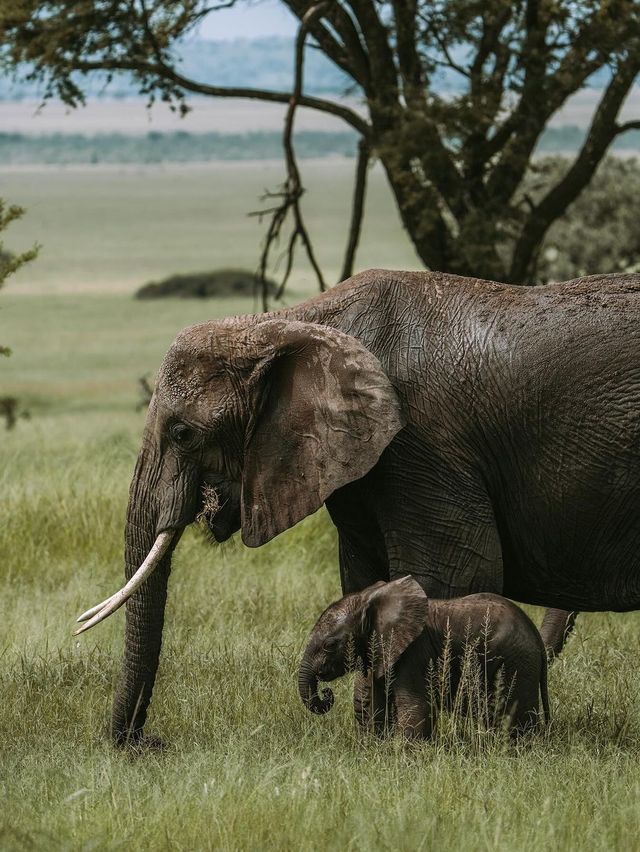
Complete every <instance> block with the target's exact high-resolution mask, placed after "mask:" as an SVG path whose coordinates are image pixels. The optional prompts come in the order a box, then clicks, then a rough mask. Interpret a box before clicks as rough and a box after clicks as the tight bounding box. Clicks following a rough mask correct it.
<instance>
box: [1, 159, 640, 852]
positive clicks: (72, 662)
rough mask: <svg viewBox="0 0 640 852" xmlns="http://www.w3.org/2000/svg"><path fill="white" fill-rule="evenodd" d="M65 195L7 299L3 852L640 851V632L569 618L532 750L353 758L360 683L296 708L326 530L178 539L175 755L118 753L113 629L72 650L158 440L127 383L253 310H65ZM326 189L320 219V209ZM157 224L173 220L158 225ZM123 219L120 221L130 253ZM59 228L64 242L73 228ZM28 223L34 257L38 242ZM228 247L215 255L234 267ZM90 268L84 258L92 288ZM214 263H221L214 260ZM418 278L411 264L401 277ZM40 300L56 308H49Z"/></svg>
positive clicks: (320, 523) (163, 251)
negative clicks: (147, 431) (14, 418)
mask: <svg viewBox="0 0 640 852" xmlns="http://www.w3.org/2000/svg"><path fill="white" fill-rule="evenodd" d="M31 179H32V181H33V183H32V186H33V192H34V199H35V198H36V192H37V187H36V183H37V176H34V175H32V177H31ZM11 180H12V181H13V183H12V184H11V188H12V191H11V195H12V196H15V199H16V200H20V201H23V202H25V201H26V202H27V203H29V199H28V198H25V193H24V192H23V191H22V190H23V189H24V188H25V186H26V185H27V184H25V183H24V182H23V183H22V184H20V176H19V175H14V176H12V178H11ZM65 180H67V181H68V184H67V185H68V187H69V189H68V192H69V195H70V198H73V199H74V202H73V204H75V206H76V207H79V208H80V213H81V214H82V215H77V216H76V222H77V229H78V232H77V233H76V234H75V235H73V236H72V235H70V234H68V233H66V232H65V230H64V229H63V228H62V227H60V231H56V230H55V228H56V227H58V224H59V223H57V222H56V221H54V220H53V219H52V220H47V221H50V222H51V226H50V228H48V229H47V230H46V231H44V232H43V233H41V234H40V235H39V237H40V239H42V241H43V242H44V241H46V245H47V248H48V247H49V246H51V249H50V251H52V252H58V253H59V254H58V257H59V264H60V265H59V266H55V264H52V265H50V266H49V265H47V266H46V268H45V270H44V271H43V270H38V266H40V265H41V264H43V265H45V264H48V263H49V261H48V259H47V258H48V256H49V255H48V252H47V253H43V256H42V258H41V259H40V260H38V261H37V262H36V263H35V264H33V268H32V270H26V271H25V272H24V273H23V275H22V280H21V281H16V282H14V283H13V284H12V285H11V286H10V287H8V289H7V291H6V292H3V293H2V294H1V295H0V343H2V344H8V345H10V346H12V347H13V349H14V355H13V356H12V358H11V359H9V360H2V361H0V393H1V394H5V393H15V394H16V395H17V396H19V397H20V398H21V399H22V400H24V403H25V404H26V405H28V407H29V408H30V409H31V411H32V419H31V420H30V421H20V422H19V423H18V426H17V427H16V429H15V430H14V431H12V432H4V431H2V432H0V493H1V494H2V501H1V502H0V808H1V810H0V814H1V815H0V849H2V850H4V849H7V850H33V849H37V850H40V849H43V850H90V849H91V850H103V849H104V850H112V849H113V850H115V849H127V850H148V849H153V850H156V849H162V850H164V849H178V850H193V849H197V850H199V849H211V850H316V849H323V850H324V849H329V850H346V849H349V850H387V849H388V850H418V849H422V850H438V852H448V851H449V850H451V852H454V850H455V852H457V851H458V850H461V849H464V850H505V852H507V850H509V852H510V850H534V849H535V850H537V851H538V852H539V850H554V852H555V850H567V852H569V850H571V852H573V851H574V850H603V852H604V850H612V849H615V850H633V849H639V848H640V841H639V840H638V837H639V828H640V774H639V771H638V766H639V759H640V664H639V660H640V615H638V614H627V615H616V614H588V615H584V616H582V617H581V618H580V619H579V621H578V627H577V630H576V635H574V636H573V637H572V639H571V641H570V642H569V645H568V648H567V650H566V653H565V654H564V655H563V657H562V658H561V659H560V660H559V661H557V662H556V663H555V664H554V666H553V668H552V670H551V677H550V691H551V698H552V712H553V715H554V722H553V725H552V727H551V729H550V730H549V731H548V732H547V733H546V734H544V735H541V736H539V737H537V738H535V739H533V741H531V742H530V743H527V744H522V745H520V746H518V747H511V746H509V745H507V744H505V743H504V742H503V741H502V740H501V739H500V738H499V737H492V736H488V737H487V736H485V737H482V736H479V735H478V736H474V737H471V738H466V739H464V738H463V739H462V741H461V742H459V743H458V744H456V745H455V746H454V747H451V748H447V747H446V741H445V740H436V741H435V742H434V743H427V744H424V745H420V746H415V747H404V746H403V745H402V744H401V743H399V742H398V741H396V740H393V739H391V740H387V741H383V742H379V741H375V740H373V739H371V738H367V737H362V736H361V735H359V733H358V732H357V731H356V730H355V727H354V723H353V720H352V718H351V714H350V683H349V682H348V679H345V682H344V683H342V684H339V685H338V687H337V689H336V706H335V708H334V710H333V712H332V713H330V714H328V715H327V716H325V717H322V718H319V717H313V716H311V715H310V714H309V713H307V712H306V711H305V710H304V708H303V707H302V705H301V704H300V701H299V698H298V696H297V692H296V686H295V673H296V669H297V665H298V660H299V656H300V652H301V648H302V646H303V643H304V641H305V638H306V634H307V631H308V630H309V629H310V627H311V625H312V624H313V622H314V620H315V618H316V616H317V614H318V613H319V611H320V610H321V609H322V608H323V606H324V605H326V604H327V603H328V602H329V601H331V600H333V599H334V598H335V597H336V596H338V594H339V581H338V571H337V564H336V541H335V536H334V533H333V531H332V528H331V525H330V523H329V522H328V519H327V517H326V516H325V514H324V512H320V513H318V514H317V515H315V516H313V517H311V518H309V519H307V521H305V522H304V523H303V524H301V525H299V526H298V527H296V528H294V529H293V530H291V531H289V532H287V533H285V534H283V535H282V536H280V537H279V538H278V539H276V540H275V541H274V542H272V543H271V544H269V545H267V546H266V547H263V548H260V549H258V550H254V551H252V550H248V549H246V548H243V547H242V545H241V544H240V543H239V542H232V543H230V544H229V545H227V546H223V547H217V548H212V547H211V546H210V545H209V544H208V543H206V542H205V540H204V537H203V536H202V535H201V533H200V531H199V530H198V529H197V528H193V529H190V530H189V531H188V532H187V534H186V535H185V536H184V537H183V539H182V541H181V543H180V545H179V548H178V550H177V552H176V557H175V560H174V569H173V575H172V580H171V584H170V599H169V605H168V614H167V628H166V630H165V644H164V649H163V657H162V662H161V668H160V673H159V679H158V683H157V686H156V691H155V695H154V700H153V703H152V711H151V714H150V719H149V722H148V731H149V732H150V733H153V732H155V733H158V734H161V735H162V736H163V737H164V738H165V740H166V742H167V744H168V745H167V749H166V751H165V752H163V753H161V754H147V755H145V756H143V757H139V758H134V757H132V756H130V755H127V754H123V753H120V752H116V751H114V750H113V749H112V748H111V746H110V744H109V741H108V739H107V736H106V731H107V725H108V717H109V705H110V701H111V696H112V693H113V687H114V681H115V678H116V676H117V672H118V667H119V661H120V655H121V652H122V634H123V614H122V612H120V613H118V614H116V615H115V616H114V617H113V618H111V619H110V620H109V621H107V622H106V623H105V624H103V625H101V626H99V627H98V628H96V629H95V630H93V631H91V632H90V633H89V634H87V635H86V636H82V637H79V638H77V639H74V638H72V636H71V631H72V629H73V625H74V617H75V616H76V615H77V614H78V613H79V612H80V611H82V610H83V609H85V608H86V607H88V606H90V605H92V604H93V603H95V602H96V601H98V600H101V599H102V598H104V597H106V596H107V594H109V593H111V592H112V591H114V590H115V589H116V587H117V586H118V585H119V581H120V578H121V575H122V534H123V522H124V512H125V506H126V499H127V489H128V484H129V479H130V476H131V472H132V469H133V465H134V461H135V456H136V451H137V445H138V441H139V436H140V432H141V428H142V423H143V419H144V414H143V413H142V412H136V410H135V405H136V401H137V394H138V392H137V387H136V380H137V378H138V377H139V376H140V375H142V374H143V373H145V372H149V371H153V370H154V369H155V368H156V367H157V365H158V363H159V361H160V359H161V357H162V354H163V353H164V351H165V350H166V348H167V345H168V344H169V342H170V341H171V339H172V338H173V336H174V335H175V333H176V331H177V330H178V329H179V328H180V327H182V326H184V325H187V324H189V323H192V322H195V321H199V320H202V319H205V318H208V317H212V316H215V315H221V314H223V313H225V312H238V311H245V310H248V309H250V308H251V304H250V303H248V302H245V303H241V302H237V303H214V302H208V303H206V304H202V303H189V302H164V303H162V302H160V303H136V302H134V301H133V300H132V299H130V298H129V297H128V296H126V295H124V294H122V293H120V294H115V295H114V294H107V293H105V292H99V290H100V289H101V288H99V287H98V286H97V285H96V282H95V281H94V280H87V281H86V282H85V287H84V290H85V292H82V293H73V292H70V291H71V289H72V288H71V285H67V287H66V292H65V287H64V286H62V284H61V282H63V281H64V280H65V278H66V277H67V275H68V276H69V280H71V279H73V280H74V281H77V283H78V287H79V286H80V284H81V283H82V280H81V275H82V274H83V273H82V270H83V269H84V274H85V275H86V274H87V270H88V269H90V267H89V266H87V265H86V264H87V262H88V259H90V258H91V252H93V251H97V245H98V244H97V243H91V244H87V245H85V244H84V241H85V239H87V237H86V235H87V234H88V232H89V231H91V230H92V229H94V230H96V231H97V225H96V223H95V222H94V221H91V222H89V221H83V217H84V218H86V219H87V220H88V219H89V218H90V216H91V215H95V208H92V207H91V204H93V203H94V200H92V198H91V197H87V198H85V200H84V201H83V202H82V203H86V206H85V207H82V204H81V200H82V199H83V198H84V196H83V192H85V191H86V190H87V188H89V189H90V187H89V184H84V185H83V186H84V190H82V191H81V190H80V189H78V188H77V187H78V185H77V184H74V179H73V176H71V177H69V176H67V177H66V178H65V179H64V180H63V179H62V178H61V177H59V176H57V177H55V180H54V179H53V178H51V180H50V181H49V183H48V187H49V188H51V187H54V189H53V190H52V193H53V197H54V198H55V199H57V200H60V199H62V198H63V195H64V192H63V189H64V185H65ZM107 183H108V182H107V181H106V179H105V190H104V191H105V194H107V195H108V194H109V193H110V192H111V191H112V188H111V187H109V186H108V185H107ZM159 183H160V184H161V185H162V181H159ZM177 186H180V187H182V188H184V186H185V185H184V183H180V182H179V181H178V182H177V183H175V184H174V187H177ZM56 187H57V188H56ZM14 190H15V191H14ZM164 191H165V190H163V192H164ZM2 192H3V194H8V193H7V190H6V188H5V186H3V189H2ZM324 192H325V196H324V197H325V198H328V199H330V198H331V192H330V187H325V189H324ZM56 193H57V194H56ZM166 193H167V195H166V198H170V197H171V196H170V192H169V190H168V188H167V189H166ZM27 194H28V193H27ZM90 195H91V193H89V196H90ZM204 196H205V189H204V187H203V188H202V196H201V197H202V198H204ZM38 197H39V198H40V199H41V200H40V204H41V207H42V209H43V210H44V209H47V210H54V209H55V205H54V204H53V202H52V200H51V196H47V194H46V193H41V195H40V196H38ZM114 197H115V192H114ZM176 197H177V199H178V200H177V203H178V204H184V209H185V210H186V209H187V207H188V205H187V202H186V201H182V200H181V199H180V197H179V195H178V194H177V191H176ZM174 200H175V198H174ZM138 201H140V199H138ZM136 203H137V202H136ZM147 203H148V205H149V210H152V211H155V212H157V213H158V218H159V220H160V221H162V215H163V211H162V205H161V204H160V203H156V204H152V202H151V200H149V201H148V202H147ZM73 204H72V203H71V201H70V202H69V208H71V207H72V206H73ZM110 205H111V206H110V207H109V208H108V209H109V211H110V215H112V214H113V215H115V212H117V205H116V202H115V200H113V201H111V202H110ZM31 206H32V207H37V204H33V205H31ZM134 206H135V205H134ZM194 209H197V205H195V207H194ZM92 210H93V211H94V213H92V212H91V211H92ZM130 213H131V208H124V209H123V208H120V215H121V217H122V222H121V225H120V227H121V228H122V233H125V234H126V231H127V223H128V224H129V226H130V227H131V220H130V219H127V216H129V215H130ZM318 215H322V216H324V217H325V219H324V220H323V221H328V220H329V219H330V213H327V212H324V213H323V212H322V211H319V213H318ZM64 216H68V217H69V218H68V219H67V220H66V221H67V222H71V221H72V219H71V217H72V213H71V212H70V210H68V211H65V209H61V212H60V217H64ZM30 218H31V217H30ZM107 218H108V217H107ZM33 221H34V219H33V218H31V224H30V225H29V228H31V229H32V230H31V231H28V232H27V231H25V232H23V233H21V234H20V238H21V239H25V240H27V241H29V240H30V239H33V237H34V236H35V235H36V232H37V228H35V226H34V224H33ZM188 221H191V220H188ZM154 222H155V220H154ZM154 222H152V221H149V222H148V223H147V228H148V232H149V233H153V230H154ZM331 227H335V226H334V225H332V224H331V223H329V225H327V228H328V229H329V230H328V232H329V233H331V230H330V228H331ZM174 228H175V232H176V233H177V232H178V230H182V229H178V227H177V225H175V224H174ZM131 229H132V228H131ZM16 230H17V229H16ZM107 230H108V229H107ZM132 230H133V229H132ZM57 233H59V234H60V239H61V240H64V241H65V242H64V245H65V246H66V250H63V248H62V247H59V246H56V245H55V241H54V240H53V237H52V235H53V234H57ZM163 234H164V232H163ZM80 235H84V236H80ZM230 235H231V228H230V230H229V232H228V234H226V235H225V240H222V243H223V245H222V246H221V247H220V249H219V250H220V251H230V248H229V246H227V245H225V244H224V243H225V242H226V240H229V239H230V238H231V237H230ZM400 236H402V235H400ZM165 237H166V235H164V236H163V237H161V238H159V239H158V241H157V253H158V257H155V256H154V257H152V258H150V259H149V258H147V260H146V261H144V262H145V263H148V266H147V267H145V269H151V268H152V267H156V266H160V265H161V261H162V260H164V263H165V265H168V259H170V258H171V257H173V255H172V251H173V249H174V248H175V247H174V246H167V245H166V244H165ZM180 238H181V240H182V239H183V238H184V243H181V245H182V248H181V249H180V251H179V252H178V254H179V255H180V257H179V261H178V260H176V262H175V265H173V264H172V268H171V269H167V270H166V271H167V272H168V271H173V269H175V268H180V264H182V263H183V260H184V257H185V256H188V254H189V251H190V249H189V248H187V247H186V246H187V243H188V244H189V245H190V246H197V245H198V239H196V238H195V237H193V238H192V237H191V236H189V239H188V240H187V238H186V237H184V235H183V234H182V233H181V235H180ZM113 239H114V240H115V237H113ZM394 239H395V238H394ZM191 240H192V241H191ZM190 241H191V242H190ZM329 242H330V241H329ZM74 245H77V246H78V247H79V249H78V250H79V251H81V252H82V253H83V254H82V257H83V260H82V263H81V262H80V261H78V265H77V268H76V267H74V262H75V261H74V262H71V257H72V256H73V255H74V248H73V247H74ZM135 245H136V240H135V239H134V238H133V236H131V240H130V242H125V243H124V244H123V245H122V246H121V247H120V250H119V252H118V258H116V259H114V258H113V257H112V256H111V255H110V253H109V252H104V253H103V254H102V255H100V258H102V259H103V261H104V263H105V264H106V265H107V267H108V268H109V270H110V272H109V275H108V276H105V277H104V278H103V279H101V280H102V281H103V287H102V289H103V290H104V283H105V282H107V281H110V280H113V281H114V282H115V283H116V284H117V285H118V287H119V288H120V289H122V290H126V289H130V288H131V287H132V286H133V276H129V277H127V276H126V275H125V277H124V278H123V279H119V278H118V275H119V274H120V271H121V267H119V266H118V263H122V264H124V263H125V260H126V257H127V254H128V252H129V251H133V250H134V248H135ZM209 245H211V243H209ZM371 245H372V249H375V248H376V246H375V240H373V241H372V243H371ZM389 245H390V244H389ZM200 248H201V251H202V252H203V253H204V250H205V249H204V247H202V246H201V247H200ZM389 250H390V251H391V249H389ZM141 251H142V249H141ZM180 252H184V254H180ZM65 259H66V260H65ZM201 259H202V263H201V262H200V260H201ZM116 261H117V262H116ZM65 263H67V264H68V265H67V266H65ZM142 263H143V262H142V261H140V264H141V265H142ZM83 264H84V265H83ZM110 264H112V265H110ZM203 264H204V265H205V266H209V265H217V262H216V264H213V263H208V262H207V263H206V264H205V263H204V259H203V255H201V256H199V259H198V263H197V264H196V267H197V266H201V265H203ZM404 264H405V261H404V260H403V259H402V256H401V255H400V257H399V259H397V261H396V262H395V263H393V264H392V265H398V266H402V265H404ZM98 265H99V264H98ZM125 272H126V270H125ZM123 274H124V273H123ZM154 274H155V273H154ZM111 275H112V276H113V278H112V279H111V278H110V277H109V276H111ZM148 275H149V273H148V272H145V274H144V275H142V273H141V275H140V278H142V279H144V278H145V277H148ZM38 276H41V277H40V278H38ZM74 276H76V277H75V278H74ZM56 282H57V283H56ZM298 283H299V282H298ZM49 285H50V287H51V290H57V291H58V292H57V293H52V294H50V295H42V293H43V292H44V291H45V290H46V289H47V287H48V286H49ZM300 286H301V285H300ZM533 614H534V616H535V617H536V618H539V617H540V613H539V612H534V613H533Z"/></svg>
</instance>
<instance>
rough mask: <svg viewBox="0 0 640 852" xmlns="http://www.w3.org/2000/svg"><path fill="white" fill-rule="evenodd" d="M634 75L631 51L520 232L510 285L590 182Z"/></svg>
mask: <svg viewBox="0 0 640 852" xmlns="http://www.w3.org/2000/svg"><path fill="white" fill-rule="evenodd" d="M638 73H640V58H639V57H638V49H637V48H636V49H635V50H634V49H633V47H631V48H630V58H629V59H628V60H627V62H626V63H625V64H624V65H623V66H622V67H621V68H620V69H618V73H617V74H616V75H615V76H614V77H613V79H612V80H611V82H610V83H609V85H608V86H607V88H606V90H605V92H604V94H603V96H602V98H601V100H600V103H599V104H598V108H597V110H596V112H595V115H594V117H593V121H592V123H591V127H590V128H589V133H588V134H587V138H586V139H585V141H584V143H583V145H582V148H581V149H580V151H579V153H578V156H577V157H576V159H575V160H574V162H573V164H572V166H571V168H570V169H569V171H568V172H567V173H566V174H565V176H564V177H563V178H562V180H560V181H559V182H558V183H557V184H556V186H554V187H553V188H552V189H551V190H550V191H549V192H548V193H547V194H546V195H545V196H544V198H543V199H542V200H541V201H540V202H539V203H538V204H537V205H536V206H535V207H534V209H533V210H532V211H531V213H530V215H529V218H528V220H527V222H526V224H525V226H524V228H523V229H522V232H521V234H520V237H519V239H518V241H517V243H516V246H515V249H514V252H513V258H512V262H511V269H510V272H509V279H510V280H511V281H512V282H513V283H520V282H522V281H523V280H524V278H525V276H526V273H527V270H528V268H529V265H530V263H531V260H532V258H533V257H534V255H535V253H536V252H537V251H538V249H539V247H540V245H541V243H542V240H543V239H544V235H545V234H546V233H547V231H548V229H549V228H550V226H551V225H552V224H553V222H555V220H556V219H558V218H559V217H560V216H562V214H563V213H564V212H565V210H566V209H567V207H568V206H569V205H570V204H571V203H572V202H573V201H575V199H576V198H577V197H578V195H580V193H581V192H582V190H583V189H584V188H585V186H587V184H588V183H589V181H590V180H591V178H592V176H593V174H594V172H595V170H596V169H597V168H598V166H599V164H600V162H601V161H602V158H603V157H604V155H605V154H606V152H607V149H608V147H609V145H610V144H611V142H612V140H613V139H614V138H615V137H616V135H617V134H618V130H619V125H618V124H616V118H617V115H618V112H619V111H620V108H621V107H622V104H623V102H624V100H625V98H626V96H627V94H628V93H629V90H630V88H631V86H632V85H633V82H634V80H635V78H636V77H637V76H638ZM630 123H631V124H637V123H638V122H630Z"/></svg>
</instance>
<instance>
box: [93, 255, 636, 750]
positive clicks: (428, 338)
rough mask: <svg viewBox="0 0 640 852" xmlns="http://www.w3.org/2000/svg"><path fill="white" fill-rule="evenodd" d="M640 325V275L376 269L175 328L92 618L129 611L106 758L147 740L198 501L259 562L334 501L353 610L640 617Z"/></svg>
mask: <svg viewBox="0 0 640 852" xmlns="http://www.w3.org/2000/svg"><path fill="white" fill-rule="evenodd" d="M639 329H640V276H637V275H609V276H597V277H591V278H584V279H578V280H575V281H570V282H567V283H565V284H558V285H552V286H547V287H537V288H519V287H511V286H507V285H501V284H496V283H493V282H488V281H480V280H477V279H471V278H458V277H455V276H450V275H444V274H440V273H409V272H390V271H385V270H373V271H369V272H365V273H362V274H360V275H356V276H355V277H353V278H351V279H349V280H348V281H345V282H344V283H343V284H341V285H340V286H338V287H336V288H334V289H333V290H331V291H330V292H328V293H325V294H323V295H321V296H318V297H317V298H313V299H310V300H309V301H306V302H304V303H303V304H301V305H299V306H297V307H295V308H292V309H287V310H283V311H279V312H276V313H271V314H263V315H260V316H248V317H235V318H232V319H227V320H222V321H215V322H207V323H203V324H201V325H196V326H192V327H191V328H188V329H186V330H184V331H182V332H181V333H180V334H179V335H178V337H177V339H176V341H175V343H174V344H173V345H172V346H171V349H170V350H169V352H168V353H167V355H166V357H165V359H164V361H163V364H162V367H161V369H160V373H159V377H158V382H157V388H156V391H155V394H154V397H153V400H152V402H151V405H150V408H149V414H148V418H147V423H146V426H145V432H144V438H143V442H142V448H141V450H140V454H139V457H138V461H137V465H136V468H135V472H134V475H133V480H132V483H131V489H130V497H129V507H128V515H127V525H126V534H125V541H126V547H125V561H126V576H127V580H128V582H127V585H126V586H125V587H124V589H122V590H121V591H120V592H117V593H116V594H115V595H114V596H113V597H112V598H110V599H109V600H107V601H104V602H103V603H102V604H99V605H98V606H97V607H93V608H92V609H91V610H89V611H88V612H87V613H85V614H84V616H81V619H84V620H85V624H84V626H83V627H82V628H81V630H82V629H86V628H87V627H88V626H91V625H93V624H94V623H97V622H98V621H100V620H102V618H104V617H106V615H108V614H109V613H110V612H111V611H113V610H115V609H116V608H117V607H118V606H119V605H120V604H121V603H122V602H123V601H124V600H125V599H127V598H129V600H128V604H127V618H126V636H125V656H124V666H123V671H122V677H121V680H120V684H119V687H118V689H117V692H116V696H115V701H114V707H113V737H114V739H115V741H116V742H117V743H122V742H125V741H127V740H129V739H133V740H138V739H140V738H141V737H142V731H143V725H144V721H145V718H146V714H147V708H148V705H149V701H150V698H151V691H152V689H153V684H154V680H155V676H156V669H157V666H158V659H159V654H160V644H161V638H162V628H163V621H164V609H165V600H166V594H167V579H168V576H169V570H170V563H171V552H172V550H173V548H174V547H175V545H176V543H177V541H178V539H179V537H180V533H181V531H182V530H183V529H184V527H185V526H186V525H187V524H190V523H191V522H192V521H193V520H194V519H195V517H196V515H197V514H198V512H199V511H200V509H201V505H202V499H203V498H202V494H203V489H204V487H205V486H209V487H210V488H209V492H210V489H211V488H212V489H215V492H216V494H217V498H218V501H219V509H218V511H217V512H216V513H215V514H213V515H211V513H209V516H210V517H209V525H210V528H211V531H212V533H213V535H214V536H215V538H216V539H217V540H218V541H224V540H225V539H227V538H228V537H229V536H230V535H232V534H233V533H234V532H235V531H236V530H238V529H241V530H242V539H243V541H244V542H245V544H247V545H249V546H250V547H257V546H258V545H261V544H264V543H265V542H267V541H269V539H271V538H272V537H273V536H275V535H277V534H278V533H280V532H282V531H283V530H285V529H287V528H288V527H291V526H292V525H293V524H295V523H297V522H298V521H300V520H301V519H302V518H304V517H305V516H306V515H308V514H310V513H311V512H314V511H315V510H316V509H318V508H319V507H320V506H321V505H322V504H323V503H326V506H327V508H328V510H329V513H330V515H331V518H332V519H333V522H334V523H335V525H336V527H337V529H338V535H339V549H340V574H341V580H342V588H343V592H345V593H346V592H352V591H357V590H359V589H362V588H364V587H365V586H368V585H370V584H372V583H374V582H375V581H377V580H388V579H389V578H394V577H397V576H401V575H404V574H407V573H410V574H412V575H413V576H414V577H415V578H416V580H418V582H419V583H420V584H421V585H422V587H423V588H424V589H425V591H426V592H427V593H428V594H429V595H432V596H435V597H452V596H455V595H462V594H467V593H470V592H479V591H485V592H498V593H503V594H505V595H507V596H508V597H511V598H514V599H515V600H518V601H522V602H526V603H530V604H541V605H544V606H547V607H554V608H560V609H562V610H567V611H570V610H578V609H584V610H630V609H634V608H637V607H639V606H640V523H639V522H638V519H639V518H640V464H639V462H640V458H639V453H640V332H639ZM205 490H206V489H205ZM141 563H142V564H141ZM139 566H140V567H139ZM552 615H553V614H552ZM556 615H557V616H559V617H558V618H556V621H557V622H558V623H563V619H564V618H566V613H559V614H556ZM551 620H553V619H551Z"/></svg>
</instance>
